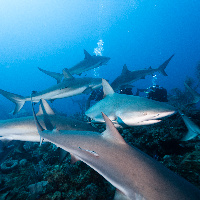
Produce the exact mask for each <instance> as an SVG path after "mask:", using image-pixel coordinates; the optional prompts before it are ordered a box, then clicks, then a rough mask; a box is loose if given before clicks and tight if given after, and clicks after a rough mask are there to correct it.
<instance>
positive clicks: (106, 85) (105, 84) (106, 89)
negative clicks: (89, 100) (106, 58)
mask: <svg viewBox="0 0 200 200" xmlns="http://www.w3.org/2000/svg"><path fill="white" fill-rule="evenodd" d="M102 86H103V93H104V97H105V96H107V95H110V94H114V93H115V92H114V90H113V89H112V87H111V86H110V84H109V83H108V82H107V81H106V80H105V79H102Z"/></svg>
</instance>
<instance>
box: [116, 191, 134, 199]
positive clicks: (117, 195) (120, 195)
mask: <svg viewBox="0 0 200 200" xmlns="http://www.w3.org/2000/svg"><path fill="white" fill-rule="evenodd" d="M114 200H131V199H130V198H129V197H127V196H126V195H125V194H124V193H123V192H121V191H120V190H118V189H116V191H115V196H114Z"/></svg>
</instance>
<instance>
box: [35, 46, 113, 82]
mask: <svg viewBox="0 0 200 200" xmlns="http://www.w3.org/2000/svg"><path fill="white" fill-rule="evenodd" d="M84 54H85V58H84V60H82V61H81V62H79V63H78V64H76V65H75V66H73V67H72V68H69V69H68V71H69V73H70V74H71V75H74V74H77V75H81V74H82V73H83V72H85V71H88V70H91V69H94V68H97V67H99V66H102V65H106V64H107V62H108V61H109V60H110V58H109V57H106V56H95V55H93V56H92V55H90V54H89V53H88V52H87V51H86V50H85V49H84ZM38 69H39V70H40V71H42V72H43V73H45V74H47V75H49V76H51V77H53V78H55V79H56V80H57V83H60V82H61V81H62V79H63V77H64V75H63V74H61V73H56V72H50V71H47V70H44V69H42V68H40V67H38Z"/></svg>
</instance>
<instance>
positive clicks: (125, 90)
mask: <svg viewBox="0 0 200 200" xmlns="http://www.w3.org/2000/svg"><path fill="white" fill-rule="evenodd" d="M119 94H127V95H133V92H132V88H130V87H127V88H123V89H120V91H119Z"/></svg>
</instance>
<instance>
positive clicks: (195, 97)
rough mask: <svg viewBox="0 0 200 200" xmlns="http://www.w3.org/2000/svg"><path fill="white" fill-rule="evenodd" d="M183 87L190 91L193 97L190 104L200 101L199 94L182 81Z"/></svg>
mask: <svg viewBox="0 0 200 200" xmlns="http://www.w3.org/2000/svg"><path fill="white" fill-rule="evenodd" d="M184 85H185V88H186V89H187V90H188V91H189V92H190V94H191V95H192V97H193V100H192V102H191V103H192V104H193V103H194V104H195V103H198V102H199V101H200V94H199V93H198V92H196V91H195V90H194V89H192V88H191V87H190V86H189V85H188V84H187V83H186V82H185V83H184Z"/></svg>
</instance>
